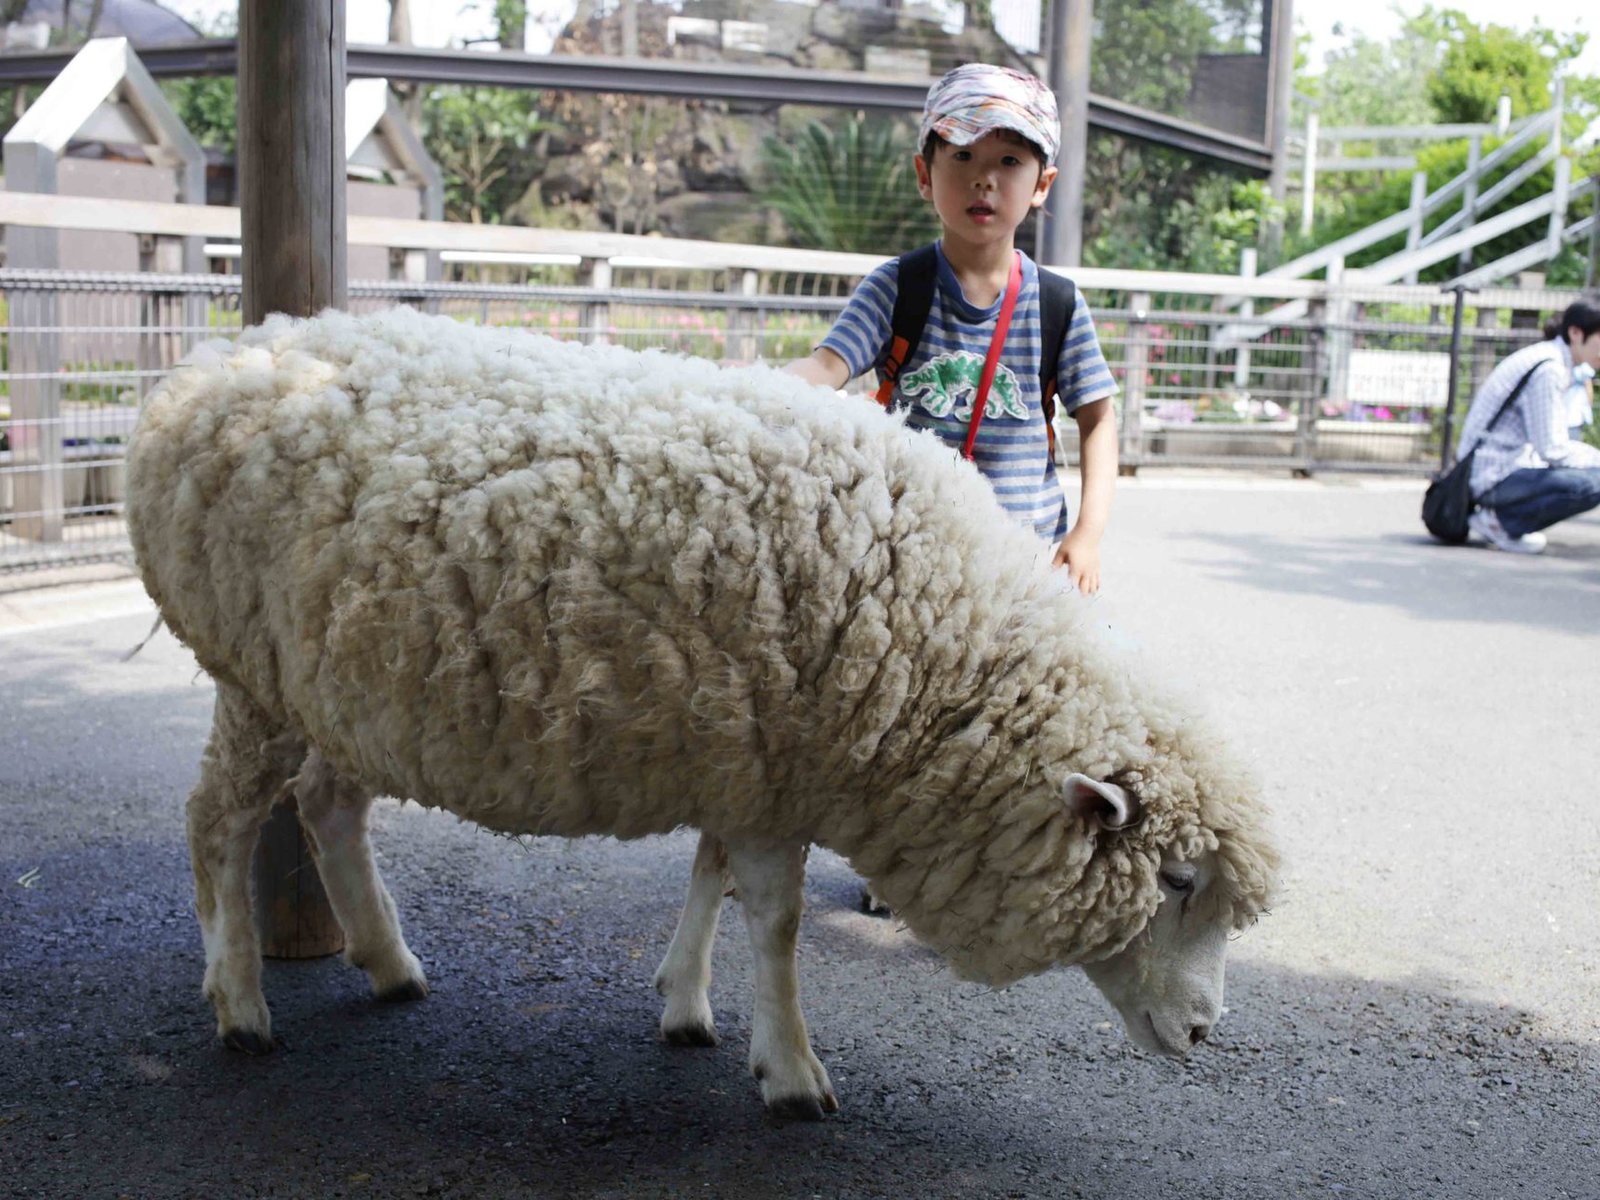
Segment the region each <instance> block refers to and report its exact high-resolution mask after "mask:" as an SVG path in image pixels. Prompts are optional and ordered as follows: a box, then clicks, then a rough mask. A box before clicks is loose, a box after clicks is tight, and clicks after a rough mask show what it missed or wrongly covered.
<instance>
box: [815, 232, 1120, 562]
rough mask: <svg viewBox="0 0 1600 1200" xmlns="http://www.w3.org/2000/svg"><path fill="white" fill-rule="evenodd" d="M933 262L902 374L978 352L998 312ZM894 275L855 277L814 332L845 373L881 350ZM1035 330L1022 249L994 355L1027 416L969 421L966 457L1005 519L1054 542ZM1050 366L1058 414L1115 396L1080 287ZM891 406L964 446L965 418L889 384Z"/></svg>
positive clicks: (1055, 482)
mask: <svg viewBox="0 0 1600 1200" xmlns="http://www.w3.org/2000/svg"><path fill="white" fill-rule="evenodd" d="M938 260H939V272H938V286H937V288H936V289H935V291H934V297H933V305H932V307H931V308H930V310H929V312H928V322H927V324H926V325H925V326H924V327H923V331H922V340H921V342H920V343H919V344H918V346H917V352H916V353H915V354H914V355H913V356H912V358H911V361H910V362H908V363H906V364H905V365H904V366H903V367H902V368H901V370H900V379H901V380H904V379H905V378H906V377H907V376H908V375H910V374H912V373H913V372H914V371H916V370H918V369H919V368H921V367H923V366H925V365H927V364H928V363H929V362H931V361H932V360H933V359H935V358H937V357H939V356H940V355H942V354H950V353H953V352H958V351H967V352H970V353H973V354H976V355H978V356H979V357H980V358H982V357H984V356H985V355H987V354H988V352H989V339H990V337H991V336H992V335H993V333H994V323H995V320H996V318H997V317H998V316H999V314H1000V303H1001V302H1000V300H999V299H996V300H995V302H994V303H993V304H991V305H989V306H988V307H987V308H977V307H975V306H973V305H971V304H969V303H968V302H967V300H966V298H965V297H964V296H963V295H962V293H961V284H960V282H959V281H958V280H957V279H956V276H955V272H954V271H953V270H952V269H951V267H950V264H949V263H948V262H947V261H946V260H945V257H944V252H943V250H941V251H940V252H939V255H938ZM898 277H899V270H898V263H897V262H896V261H895V260H894V259H891V260H889V261H888V262H886V263H884V264H883V265H881V266H879V267H878V268H877V269H876V270H874V271H873V272H872V273H871V274H870V275H868V276H867V277H866V278H865V279H864V280H862V281H861V285H860V286H859V287H858V288H857V289H856V291H855V294H854V295H853V296H851V297H850V302H849V304H848V305H846V306H845V310H844V312H843V313H841V314H840V316H839V319H838V320H837V321H836V322H834V325H833V328H832V329H830V330H829V331H828V335H827V337H825V338H823V339H822V345H824V346H826V347H828V349H830V350H832V351H833V352H834V353H835V354H837V355H839V357H840V358H842V359H844V362H845V365H846V367H847V368H848V369H849V371H850V377H851V378H852V379H853V378H855V377H856V376H858V375H861V374H863V373H865V372H866V371H868V370H873V369H876V368H878V367H880V366H882V365H883V362H884V360H885V359H886V358H887V357H888V354H889V343H890V340H891V338H892V333H891V329H890V319H891V316H892V314H893V312H894V300H895V292H896V287H897V282H898ZM1042 336H1043V335H1042V332H1041V329H1040V320H1039V269H1038V267H1036V266H1035V265H1034V263H1033V260H1032V259H1030V258H1029V257H1028V256H1027V255H1026V254H1024V255H1023V256H1022V291H1021V293H1020V294H1019V295H1018V298H1017V307H1016V311H1015V312H1014V313H1012V316H1011V329H1010V331H1009V333H1008V334H1007V337H1006V344H1005V346H1004V348H1003V349H1002V350H1001V352H1000V361H1001V364H1002V365H1003V366H1005V367H1006V368H1008V369H1009V370H1010V371H1011V373H1012V374H1013V375H1014V376H1015V377H1016V380H1017V383H1018V385H1019V388H1020V392H1021V395H1022V399H1023V402H1024V404H1025V405H1026V406H1027V410H1028V415H1027V417H1026V418H1016V417H1003V416H990V415H987V414H986V415H985V417H984V419H983V423H982V424H981V425H980V426H979V428H978V440H977V444H976V445H975V446H974V447H973V462H974V464H975V465H976V466H977V468H978V469H979V470H980V471H982V472H983V474H984V476H985V477H986V478H987V479H988V480H989V482H990V484H991V485H992V486H993V487H994V491H995V495H996V496H997V497H998V498H999V500H1000V503H1001V504H1002V505H1004V506H1005V509H1006V511H1007V512H1008V513H1010V514H1011V516H1012V517H1014V518H1015V519H1016V520H1017V521H1019V522H1020V523H1022V524H1023V525H1026V526H1028V527H1029V528H1031V529H1033V530H1034V532H1035V533H1037V534H1038V535H1039V536H1040V537H1041V538H1044V539H1045V540H1046V541H1050V542H1055V541H1059V540H1060V539H1061V538H1062V537H1063V536H1065V534H1066V532H1067V526H1068V519H1067V517H1068V514H1067V501H1066V495H1065V493H1064V492H1063V491H1062V489H1061V481H1060V480H1059V479H1058V478H1057V476H1056V470H1055V464H1054V463H1052V462H1051V461H1050V451H1049V439H1048V434H1047V432H1046V430H1045V420H1044V409H1043V407H1042V406H1041V404H1040V397H1039V373H1038V372H1039V353H1040V339H1041V337H1042ZM1056 369H1057V375H1056V379H1057V384H1056V397H1057V400H1056V402H1057V407H1058V411H1060V412H1062V413H1066V414H1071V413H1073V412H1075V411H1076V410H1077V409H1079V408H1081V407H1082V406H1083V405H1085V404H1091V403H1093V402H1095V401H1097V400H1104V399H1107V398H1109V397H1111V396H1114V395H1116V392H1117V385H1116V381H1115V380H1114V379H1113V378H1112V377H1111V369H1110V368H1109V367H1108V366H1107V365H1106V360H1105V357H1104V356H1103V355H1102V354H1101V352H1100V343H1099V340H1098V339H1097V338H1096V337H1095V332H1094V321H1093V319H1092V318H1091V317H1090V315H1089V307H1088V305H1087V304H1085V303H1084V300H1083V293H1082V292H1079V293H1078V299H1077V304H1076V305H1075V306H1074V308H1073V311H1072V320H1071V322H1070V323H1069V325H1068V327H1067V336H1066V338H1065V339H1064V342H1063V345H1062V348H1061V358H1060V361H1059V362H1058V364H1057V368H1056ZM894 406H895V407H896V408H899V409H904V410H905V412H906V423H907V424H908V425H911V426H912V427H914V428H917V429H925V430H928V431H930V432H932V433H934V434H936V435H937V436H938V437H940V438H941V439H943V440H944V441H945V442H946V443H948V444H950V445H952V446H954V447H955V448H956V450H957V451H958V452H959V450H960V448H961V446H962V445H963V444H965V442H966V439H967V425H968V420H967V418H966V417H964V416H962V417H956V416H948V417H942V418H941V417H935V416H934V415H933V414H932V413H930V412H928V411H927V410H926V409H924V408H922V407H921V406H920V405H917V404H916V403H914V402H910V401H907V400H906V399H905V398H904V397H903V396H902V395H901V394H900V390H899V388H898V387H897V388H896V389H895V398H894Z"/></svg>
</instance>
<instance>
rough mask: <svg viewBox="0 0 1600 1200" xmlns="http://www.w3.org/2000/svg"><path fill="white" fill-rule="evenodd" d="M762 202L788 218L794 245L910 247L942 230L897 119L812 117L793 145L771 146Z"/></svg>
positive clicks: (770, 141) (871, 248) (873, 248)
mask: <svg viewBox="0 0 1600 1200" xmlns="http://www.w3.org/2000/svg"><path fill="white" fill-rule="evenodd" d="M765 158H766V167H767V174H768V176H769V179H770V182H769V183H768V184H767V186H766V188H765V189H764V190H763V192H762V199H763V200H765V201H766V202H767V203H768V204H771V205H772V206H773V207H774V208H776V209H777V210H778V212H779V213H780V214H781V215H782V217H783V219H784V222H785V224H786V225H787V226H788V229H789V241H790V244H792V245H795V246H802V247H806V248H809V249H820V250H850V251H860V252H866V253H874V252H889V251H899V250H903V249H904V248H905V247H907V246H915V245H918V244H920V243H922V242H927V241H931V240H932V239H933V238H934V237H935V236H937V234H938V230H939V225H938V219H937V217H936V216H935V214H934V211H933V206H932V205H931V204H928V203H926V202H925V201H923V200H922V199H921V197H919V196H918V195H917V183H916V175H915V170H914V168H913V167H912V165H911V150H910V148H909V147H908V146H907V145H906V143H905V141H904V140H903V136H902V135H901V134H900V132H899V131H898V130H897V129H896V128H895V127H894V126H893V125H891V124H887V123H874V124H870V125H869V124H868V122H867V121H866V120H865V118H863V117H861V116H860V115H856V116H852V117H849V118H848V119H847V120H846V121H845V122H844V124H843V125H842V126H840V127H839V128H837V129H830V128H829V127H828V126H827V125H824V124H823V123H822V122H820V121H812V122H811V123H810V124H808V125H807V126H806V127H805V129H803V130H802V131H801V133H800V136H799V137H798V138H796V139H795V140H794V142H793V144H788V143H785V142H783V141H781V140H779V139H778V138H770V137H769V138H768V139H767V140H766V143H765Z"/></svg>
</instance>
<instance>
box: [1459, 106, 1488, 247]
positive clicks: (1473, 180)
mask: <svg viewBox="0 0 1600 1200" xmlns="http://www.w3.org/2000/svg"><path fill="white" fill-rule="evenodd" d="M1482 165H1483V135H1482V134H1474V135H1473V138H1472V140H1471V141H1470V142H1468V143H1467V186H1466V189H1465V190H1464V191H1463V192H1462V193H1461V214H1462V216H1463V217H1464V218H1465V220H1464V221H1463V222H1462V226H1461V227H1462V228H1463V229H1470V228H1471V227H1472V223H1473V221H1475V220H1477V217H1478V172H1479V170H1480V169H1481V167H1482ZM1470 270H1472V247H1471V246H1468V247H1467V248H1466V249H1465V250H1463V251H1462V252H1461V253H1460V255H1459V256H1457V258H1456V272H1457V273H1458V274H1461V275H1465V274H1466V273H1467V272H1468V271H1470Z"/></svg>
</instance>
